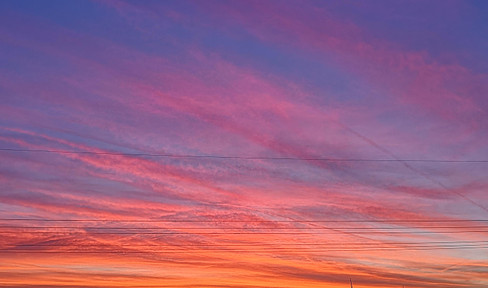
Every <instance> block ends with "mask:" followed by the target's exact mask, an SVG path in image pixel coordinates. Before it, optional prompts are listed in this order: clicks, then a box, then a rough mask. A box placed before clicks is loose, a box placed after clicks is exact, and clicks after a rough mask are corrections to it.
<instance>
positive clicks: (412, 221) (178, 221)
mask: <svg viewBox="0 0 488 288" xmlns="http://www.w3.org/2000/svg"><path fill="white" fill-rule="evenodd" d="M1 221H38V222H111V223H145V222H147V223H261V224H263V223H386V224H388V223H453V222H456V223H463V222H468V223H469V222H488V219H439V220H434V219H410V220H406V219H405V220H379V219H375V220H366V219H355V220H354V219H351V220H224V219H212V220H197V219H45V218H0V222H1Z"/></svg>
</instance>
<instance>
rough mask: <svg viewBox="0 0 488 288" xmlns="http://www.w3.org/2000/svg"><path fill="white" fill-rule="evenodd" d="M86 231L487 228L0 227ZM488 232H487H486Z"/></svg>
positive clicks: (2, 227)
mask: <svg viewBox="0 0 488 288" xmlns="http://www.w3.org/2000/svg"><path fill="white" fill-rule="evenodd" d="M56 228H58V229H87V230H330V229H340V230H411V229H426V228H428V229H430V228H432V229H474V228H482V229H488V226H410V227H94V226H0V229H56ZM487 232H488V231H487Z"/></svg>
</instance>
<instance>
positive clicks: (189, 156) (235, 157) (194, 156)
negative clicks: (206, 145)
mask: <svg viewBox="0 0 488 288" xmlns="http://www.w3.org/2000/svg"><path fill="white" fill-rule="evenodd" d="M0 152H28V153H53V154H88V155H107V156H131V157H161V158H182V159H223V160H226V159H227V160H269V161H273V160H278V161H326V162H426V163H488V160H484V159H482V160H448V159H373V158H329V157H270V156H240V155H204V154H170V153H129V152H101V151H74V150H73V151H72V150H49V149H17V148H0Z"/></svg>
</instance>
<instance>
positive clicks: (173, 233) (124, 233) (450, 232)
mask: <svg viewBox="0 0 488 288" xmlns="http://www.w3.org/2000/svg"><path fill="white" fill-rule="evenodd" d="M81 232H86V233H88V234H90V235H188V234H193V235H234V234H235V235H266V234H272V235H311V234H337V233H341V232H348V231H346V230H337V231H327V232H316V231H309V232H247V231H246V232H244V231H240V232H193V233H192V232H175V231H171V232H91V231H29V232H25V233H27V234H75V233H77V234H81ZM16 233H19V231H0V234H16ZM354 233H355V234H407V233H408V234H462V233H488V230H465V231H354Z"/></svg>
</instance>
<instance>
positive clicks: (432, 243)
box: [5, 241, 488, 249]
mask: <svg viewBox="0 0 488 288" xmlns="http://www.w3.org/2000/svg"><path fill="white" fill-rule="evenodd" d="M75 244H76V245H77V246H78V247H100V246H103V245H100V243H89V244H81V245H80V244H78V243H75ZM483 244H487V245H488V241H426V242H385V243H383V244H380V245H384V246H388V245H397V246H398V245H404V246H407V247H410V246H415V247H416V246H434V247H437V246H456V245H457V246H465V245H483ZM8 245H11V246H14V247H15V248H20V247H69V245H66V244H56V243H38V244H8ZM8 245H5V246H8ZM110 245H112V244H110ZM380 245H378V243H368V242H366V243H365V242H347V243H337V242H334V243H272V244H270V243H241V244H232V243H230V244H226V243H222V244H216V243H207V244H204V243H201V244H169V243H162V244H131V245H114V246H116V247H117V248H132V247H160V248H163V247H179V248H188V247H191V248H199V247H200V248H202V247H203V248H207V247H256V246H258V247H262V248H263V249H264V248H300V247H302V246H315V247H317V246H326V247H336V248H337V247H345V246H350V247H349V248H351V247H356V248H357V247H368V246H380ZM12 248H13V247H12ZM102 248H103V247H102Z"/></svg>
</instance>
